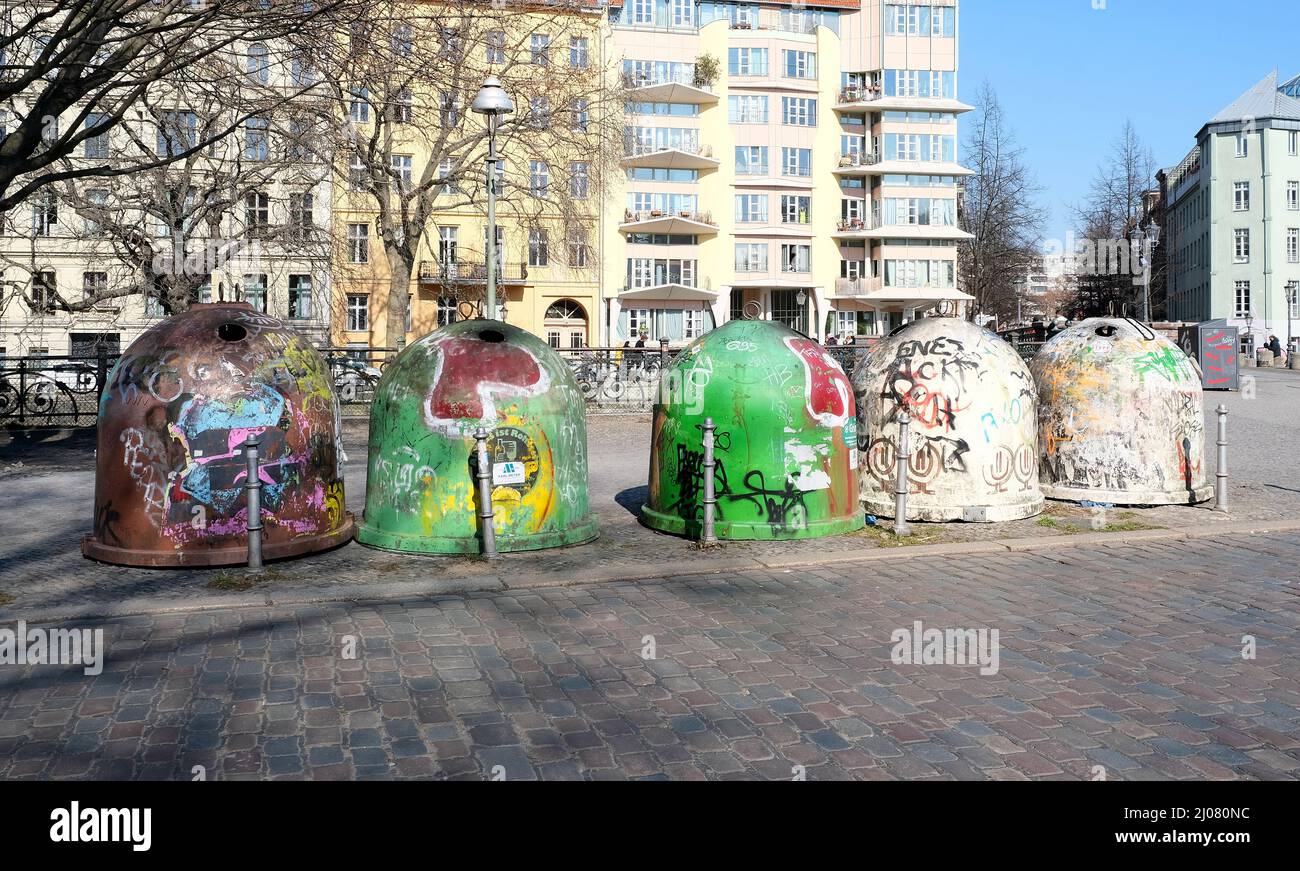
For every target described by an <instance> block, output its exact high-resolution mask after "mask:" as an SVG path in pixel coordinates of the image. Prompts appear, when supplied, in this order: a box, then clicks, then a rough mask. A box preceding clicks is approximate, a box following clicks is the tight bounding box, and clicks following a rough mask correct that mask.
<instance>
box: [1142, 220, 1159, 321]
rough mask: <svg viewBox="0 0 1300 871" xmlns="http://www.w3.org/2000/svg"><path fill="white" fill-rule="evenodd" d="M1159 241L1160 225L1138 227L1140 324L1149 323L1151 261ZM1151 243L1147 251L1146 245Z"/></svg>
mask: <svg viewBox="0 0 1300 871" xmlns="http://www.w3.org/2000/svg"><path fill="white" fill-rule="evenodd" d="M1159 241H1160V225H1159V224H1146V225H1143V226H1139V227H1138V245H1139V247H1140V250H1141V253H1140V254H1139V255H1138V256H1139V257H1140V258H1141V260H1142V322H1143V323H1144V324H1149V323H1151V260H1152V259H1153V255H1154V253H1155V248H1156V244H1157V243H1158V242H1159ZM1148 242H1150V243H1151V248H1150V249H1149V250H1148V248H1147V243H1148Z"/></svg>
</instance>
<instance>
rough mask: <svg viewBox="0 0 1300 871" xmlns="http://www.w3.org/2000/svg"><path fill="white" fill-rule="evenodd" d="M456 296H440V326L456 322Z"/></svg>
mask: <svg viewBox="0 0 1300 871" xmlns="http://www.w3.org/2000/svg"><path fill="white" fill-rule="evenodd" d="M456 308H457V307H456V298H455V297H453V296H440V297H438V326H440V327H445V326H447V324H454V323H456V317H457V312H456Z"/></svg>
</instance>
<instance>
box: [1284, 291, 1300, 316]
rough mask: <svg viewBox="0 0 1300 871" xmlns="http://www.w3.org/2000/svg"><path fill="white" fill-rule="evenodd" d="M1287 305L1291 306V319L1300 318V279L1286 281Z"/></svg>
mask: <svg viewBox="0 0 1300 871" xmlns="http://www.w3.org/2000/svg"><path fill="white" fill-rule="evenodd" d="M1286 299H1287V305H1288V306H1289V307H1290V309H1291V311H1290V315H1291V320H1296V319H1297V318H1300V281H1288V282H1287V283H1286Z"/></svg>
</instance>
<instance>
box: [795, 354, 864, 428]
mask: <svg viewBox="0 0 1300 871" xmlns="http://www.w3.org/2000/svg"><path fill="white" fill-rule="evenodd" d="M785 344H786V346H787V347H788V348H789V349H790V350H791V351H794V353H795V356H796V357H797V358H798V359H799V361H800V362H801V363H802V364H803V369H804V391H803V393H804V396H805V397H806V399H807V403H806V408H807V411H808V417H809V418H811V419H812V420H814V421H816V422H817V423H820V424H821V425H822V426H843V425H844V421H845V419H846V418H847V417H848V416H849V415H850V414H851V413H852V409H853V387H852V385H851V384H849V379H848V378H846V377H845V376H844V370H843V369H841V368H840V366H839V364H838V363H836V362H835V360H834V359H833V358H832V357H831V356H830V355H829V354H827V353H826V351H825V349H823V348H822V346H821V345H819V344H817V343H816V342H814V341H813V340H812V339H805V338H801V337H798V336H787V337H786V338H785Z"/></svg>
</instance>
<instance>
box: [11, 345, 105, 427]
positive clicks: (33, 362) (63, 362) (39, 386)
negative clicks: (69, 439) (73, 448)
mask: <svg viewBox="0 0 1300 871" xmlns="http://www.w3.org/2000/svg"><path fill="white" fill-rule="evenodd" d="M116 361H117V355H115V354H114V355H110V354H109V353H108V351H107V349H100V352H99V353H98V354H96V355H95V356H89V357H88V356H71V355H69V356H63V357H51V356H41V357H10V358H5V359H0V426H3V427H16V428H22V429H28V428H41V427H60V428H62V427H79V426H94V425H95V419H96V417H97V416H98V415H99V395H100V393H101V392H102V391H103V389H104V384H105V383H106V382H107V381H108V370H109V369H110V368H111V367H112V365H113V363H115V362H116Z"/></svg>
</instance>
